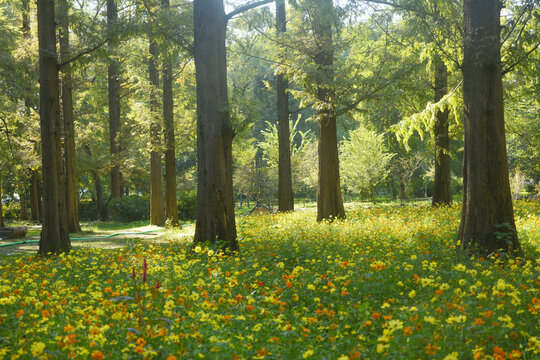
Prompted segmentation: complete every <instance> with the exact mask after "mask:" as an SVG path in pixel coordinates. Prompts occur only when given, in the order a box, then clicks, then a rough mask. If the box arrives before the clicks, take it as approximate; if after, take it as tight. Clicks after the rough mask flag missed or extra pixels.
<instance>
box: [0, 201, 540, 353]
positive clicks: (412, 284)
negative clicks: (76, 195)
mask: <svg viewBox="0 0 540 360" xmlns="http://www.w3.org/2000/svg"><path fill="white" fill-rule="evenodd" d="M347 209H348V219H347V220H346V221H343V222H336V223H333V224H330V223H316V222H315V221H314V215H315V213H314V211H313V210H312V209H307V210H305V211H302V212H297V213H292V214H285V215H266V216H249V217H247V216H240V217H238V219H237V225H238V235H239V238H240V246H241V253H240V254H239V255H229V256H224V255H222V254H216V253H215V252H214V251H213V250H212V249H208V248H200V247H197V248H195V251H196V253H191V252H188V251H187V249H188V248H189V246H190V243H189V241H190V240H189V237H186V236H185V234H186V231H187V230H186V229H187V228H185V229H184V230H169V231H167V232H166V233H165V234H164V236H163V239H161V240H160V241H161V242H153V241H151V240H148V241H144V240H134V241H126V242H125V246H123V247H122V248H118V249H101V248H84V249H77V250H76V251H73V252H72V253H70V254H69V255H66V256H61V257H59V258H53V259H45V260H38V259H36V258H35V257H33V256H22V255H19V256H17V257H15V258H12V259H11V260H10V261H9V262H4V263H0V274H1V275H0V358H2V357H5V358H22V359H27V358H32V357H40V358H49V359H58V358H91V359H103V358H110V359H120V358H126V359H131V358H133V359H137V358H141V359H142V358H155V359H168V360H173V359H180V358H186V359H194V358H195V359H196V358H209V359H234V358H239V359H241V358H245V359H257V358H260V359H262V358H267V359H303V358H311V359H341V360H344V359H383V358H387V359H413V358H414V359H424V358H425V359H432V358H436V359H446V360H450V359H538V358H539V357H540V334H539V328H540V327H539V325H540V324H539V321H538V319H539V317H538V311H540V295H539V287H540V266H539V264H538V263H537V259H538V254H539V251H540V209H539V204H538V203H526V202H522V203H517V204H516V209H515V210H516V223H517V226H518V231H519V235H520V238H521V241H522V243H523V245H524V248H525V249H526V252H527V257H526V258H523V259H518V260H511V261H508V262H504V261H502V260H501V258H500V257H499V256H494V257H492V258H490V259H476V258H470V257H468V256H466V254H464V253H463V252H462V251H460V250H459V249H458V248H457V246H456V245H457V244H456V241H455V238H456V232H457V228H458V225H459V208H458V207H457V206H454V207H449V208H437V209H433V208H431V207H421V206H403V207H400V206H371V207H365V206H360V207H358V206H356V207H355V206H351V205H350V206H348V207H347ZM189 230H190V231H192V230H193V229H192V227H190V228H189ZM145 264H146V266H147V270H144V269H145Z"/></svg>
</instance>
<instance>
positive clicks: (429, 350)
mask: <svg viewBox="0 0 540 360" xmlns="http://www.w3.org/2000/svg"><path fill="white" fill-rule="evenodd" d="M437 350H439V346H437V344H433V345H431V343H429V344H427V346H426V354H428V355H435V354H436V353H437Z"/></svg>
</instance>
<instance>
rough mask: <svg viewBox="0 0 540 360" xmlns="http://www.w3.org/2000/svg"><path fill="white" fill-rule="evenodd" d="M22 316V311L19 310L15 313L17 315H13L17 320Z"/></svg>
mask: <svg viewBox="0 0 540 360" xmlns="http://www.w3.org/2000/svg"><path fill="white" fill-rule="evenodd" d="M23 314H24V310H23V309H21V310H19V311H17V313H16V314H15V316H16V317H17V319H18V318H20V317H21V316H23Z"/></svg>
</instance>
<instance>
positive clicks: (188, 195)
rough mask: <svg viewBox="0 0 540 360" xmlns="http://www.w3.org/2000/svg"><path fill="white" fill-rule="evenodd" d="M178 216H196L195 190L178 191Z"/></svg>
mask: <svg viewBox="0 0 540 360" xmlns="http://www.w3.org/2000/svg"><path fill="white" fill-rule="evenodd" d="M177 196H178V217H179V218H180V219H181V220H195V218H196V217H197V191H196V190H190V191H179V192H178V194H177Z"/></svg>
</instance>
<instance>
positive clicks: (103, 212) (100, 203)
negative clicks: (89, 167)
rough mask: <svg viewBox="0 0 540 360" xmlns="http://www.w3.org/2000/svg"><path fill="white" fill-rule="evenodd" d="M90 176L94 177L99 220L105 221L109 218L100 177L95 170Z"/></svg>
mask: <svg viewBox="0 0 540 360" xmlns="http://www.w3.org/2000/svg"><path fill="white" fill-rule="evenodd" d="M92 178H93V179H94V186H95V188H96V204H97V208H98V216H99V220H101V221H106V220H107V219H108V218H109V214H108V212H107V207H106V206H105V200H104V198H103V185H102V184H101V178H100V177H99V174H98V172H97V171H95V170H93V171H92Z"/></svg>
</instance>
